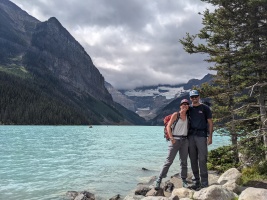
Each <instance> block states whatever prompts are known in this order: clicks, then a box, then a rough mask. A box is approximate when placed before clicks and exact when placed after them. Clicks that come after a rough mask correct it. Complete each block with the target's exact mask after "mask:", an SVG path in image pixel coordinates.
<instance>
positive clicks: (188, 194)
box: [171, 188, 194, 199]
mask: <svg viewBox="0 0 267 200" xmlns="http://www.w3.org/2000/svg"><path fill="white" fill-rule="evenodd" d="M193 194H194V191H192V190H190V189H187V188H176V189H174V190H173V191H172V195H171V196H172V197H173V196H178V197H179V199H180V198H192V196H193Z"/></svg>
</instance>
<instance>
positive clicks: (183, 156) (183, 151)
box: [159, 139, 188, 179]
mask: <svg viewBox="0 0 267 200" xmlns="http://www.w3.org/2000/svg"><path fill="white" fill-rule="evenodd" d="M178 151H179V156H180V166H181V178H182V179H186V177H187V158H188V139H177V140H176V142H175V143H174V144H172V143H171V142H170V144H169V153H168V157H167V158H166V161H165V163H164V165H163V167H162V169H161V172H160V174H159V178H160V179H162V178H165V177H166V176H167V173H168V171H169V168H170V166H171V164H172V163H173V161H174V159H175V157H176V154H177V152H178Z"/></svg>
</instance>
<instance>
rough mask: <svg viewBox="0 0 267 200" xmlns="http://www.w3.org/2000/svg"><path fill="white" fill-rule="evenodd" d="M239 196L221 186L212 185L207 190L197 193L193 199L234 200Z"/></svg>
mask: <svg viewBox="0 0 267 200" xmlns="http://www.w3.org/2000/svg"><path fill="white" fill-rule="evenodd" d="M235 197H237V195H236V194H235V193H233V192H232V191H230V190H228V189H226V188H224V187H223V186H221V185H212V186H210V187H207V188H203V189H201V190H200V191H198V192H195V193H194V195H193V199H195V200H210V199H214V200H215V199H216V200H232V199H234V198H235Z"/></svg>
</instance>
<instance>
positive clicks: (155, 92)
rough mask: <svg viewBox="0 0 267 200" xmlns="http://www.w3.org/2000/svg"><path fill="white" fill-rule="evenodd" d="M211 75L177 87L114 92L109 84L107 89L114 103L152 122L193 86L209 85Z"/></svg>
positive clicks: (145, 87)
mask: <svg viewBox="0 0 267 200" xmlns="http://www.w3.org/2000/svg"><path fill="white" fill-rule="evenodd" d="M211 80H212V75H211V74H207V75H205V76H204V77H203V78H202V79H200V80H199V79H190V80H189V81H188V82H187V83H184V84H177V85H167V84H165V85H157V86H144V87H138V88H135V89H132V90H116V89H115V88H113V87H112V86H111V85H110V84H109V86H108V87H107V89H108V91H109V92H110V94H111V95H112V97H113V99H114V101H116V102H118V103H120V104H122V105H124V107H126V108H128V109H130V110H132V111H135V112H136V113H138V114H139V115H140V116H142V117H144V118H145V119H147V120H152V119H153V118H154V117H156V116H157V115H158V114H159V113H160V112H161V110H162V109H163V108H164V107H165V106H168V104H170V103H171V102H172V101H173V100H175V99H177V98H180V97H183V96H186V95H188V92H189V91H190V90H191V89H192V88H193V86H200V85H201V84H203V83H209V82H210V81H211Z"/></svg>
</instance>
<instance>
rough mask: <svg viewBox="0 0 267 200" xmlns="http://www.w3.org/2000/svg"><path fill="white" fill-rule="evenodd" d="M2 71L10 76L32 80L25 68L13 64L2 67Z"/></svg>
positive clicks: (0, 69) (0, 67) (0, 68)
mask: <svg viewBox="0 0 267 200" xmlns="http://www.w3.org/2000/svg"><path fill="white" fill-rule="evenodd" d="M0 71H2V72H5V73H7V74H10V75H14V76H18V77H20V78H31V77H32V76H31V75H30V73H29V72H28V71H27V69H26V68H25V67H23V66H18V65H15V64H11V65H8V66H0Z"/></svg>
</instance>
